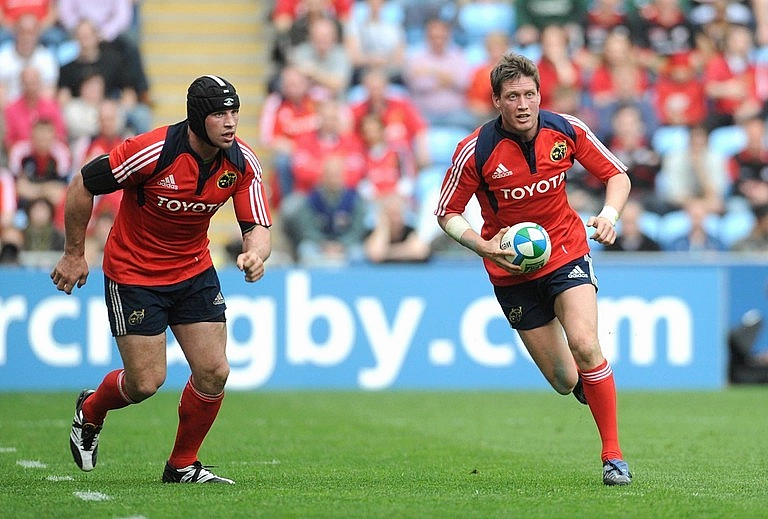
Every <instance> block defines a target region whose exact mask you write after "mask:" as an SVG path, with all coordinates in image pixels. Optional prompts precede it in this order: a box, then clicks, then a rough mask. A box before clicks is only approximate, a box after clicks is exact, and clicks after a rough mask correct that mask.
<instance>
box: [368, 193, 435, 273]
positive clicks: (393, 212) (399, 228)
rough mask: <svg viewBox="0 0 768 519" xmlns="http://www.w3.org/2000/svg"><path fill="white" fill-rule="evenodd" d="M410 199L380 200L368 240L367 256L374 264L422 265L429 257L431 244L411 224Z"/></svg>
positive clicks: (388, 197) (392, 197) (391, 197)
mask: <svg viewBox="0 0 768 519" xmlns="http://www.w3.org/2000/svg"><path fill="white" fill-rule="evenodd" d="M409 203H410V202H409V200H408V198H406V197H404V196H402V195H400V194H398V193H390V194H388V195H386V196H384V197H382V198H379V199H378V200H377V203H376V206H377V209H378V211H377V213H376V224H375V225H374V227H373V229H372V230H371V231H370V233H369V234H368V235H367V236H366V237H365V241H364V244H363V246H364V249H365V256H366V258H367V259H368V261H370V262H372V263H394V262H422V261H427V260H428V259H429V256H430V252H431V251H430V246H429V244H428V243H427V242H426V241H424V240H422V239H421V237H420V236H419V233H418V232H417V230H416V229H415V228H414V227H413V226H412V225H411V224H410V223H409V220H410V219H411V218H412V217H413V213H412V211H411V209H410V207H409Z"/></svg>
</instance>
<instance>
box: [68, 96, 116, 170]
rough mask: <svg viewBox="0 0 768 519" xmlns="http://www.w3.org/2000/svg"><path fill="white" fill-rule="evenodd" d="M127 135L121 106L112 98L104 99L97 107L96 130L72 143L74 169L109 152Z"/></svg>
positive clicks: (78, 168)
mask: <svg viewBox="0 0 768 519" xmlns="http://www.w3.org/2000/svg"><path fill="white" fill-rule="evenodd" d="M128 136H129V132H128V131H127V129H126V127H125V113H123V110H122V108H121V107H120V105H119V104H118V102H117V101H115V100H114V99H104V100H103V101H101V102H100V103H99V105H98V107H97V114H96V131H94V132H92V133H91V134H90V135H83V136H82V137H80V138H78V139H77V140H75V141H74V142H73V143H72V146H71V149H72V163H73V164H74V165H75V168H74V170H75V171H80V169H81V168H82V167H83V166H84V165H85V164H86V163H87V162H88V161H90V160H91V159H94V158H96V157H98V156H99V155H102V154H104V153H109V152H110V151H111V150H112V148H114V147H115V146H117V145H118V144H120V143H121V142H122V141H123V140H124V139H125V138H126V137H128Z"/></svg>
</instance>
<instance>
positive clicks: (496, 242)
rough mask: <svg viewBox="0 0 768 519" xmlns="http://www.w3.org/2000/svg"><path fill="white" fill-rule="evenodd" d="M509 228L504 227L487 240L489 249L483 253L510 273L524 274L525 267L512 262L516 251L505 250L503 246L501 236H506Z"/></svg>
mask: <svg viewBox="0 0 768 519" xmlns="http://www.w3.org/2000/svg"><path fill="white" fill-rule="evenodd" d="M508 229H509V227H502V228H501V229H500V230H499V232H497V233H496V235H495V236H494V237H493V238H491V239H490V241H488V242H487V245H488V247H487V250H486V252H485V253H484V254H481V255H482V256H483V257H485V258H488V259H489V260H491V261H493V262H494V263H495V264H496V265H498V266H499V267H501V268H503V269H504V270H506V271H507V272H509V273H510V274H522V273H523V269H522V268H521V267H520V265H515V264H514V263H512V258H513V256H514V253H510V252H509V251H507V250H503V249H502V248H501V238H502V237H503V236H504V233H506V232H507V230H508Z"/></svg>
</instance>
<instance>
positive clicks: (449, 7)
mask: <svg viewBox="0 0 768 519" xmlns="http://www.w3.org/2000/svg"><path fill="white" fill-rule="evenodd" d="M398 2H399V3H400V5H401V6H402V8H403V24H404V25H405V34H406V38H407V40H408V43H409V44H416V45H418V44H421V43H422V42H423V41H424V28H425V27H426V25H427V22H429V20H432V19H434V18H440V19H441V20H445V21H446V22H448V23H450V24H451V27H454V26H455V21H456V17H457V16H458V11H459V8H460V4H462V3H464V0H460V1H458V0H398Z"/></svg>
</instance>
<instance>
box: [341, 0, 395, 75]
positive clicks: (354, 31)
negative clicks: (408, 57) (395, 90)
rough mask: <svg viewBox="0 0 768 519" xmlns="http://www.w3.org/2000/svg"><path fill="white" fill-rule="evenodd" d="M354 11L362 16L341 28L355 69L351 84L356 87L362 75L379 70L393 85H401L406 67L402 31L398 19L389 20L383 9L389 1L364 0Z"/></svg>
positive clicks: (389, 3)
mask: <svg viewBox="0 0 768 519" xmlns="http://www.w3.org/2000/svg"><path fill="white" fill-rule="evenodd" d="M358 5H361V6H364V9H360V10H356V11H355V13H358V12H359V13H361V14H362V15H364V16H352V17H350V19H349V21H348V22H347V23H346V25H345V26H344V46H345V48H346V50H347V54H348V55H349V57H350V59H351V60H352V65H353V67H354V72H353V78H352V84H358V83H359V82H360V78H361V75H362V72H363V71H364V70H365V69H368V68H370V67H380V68H382V69H383V70H385V71H386V72H387V76H388V77H389V80H390V81H392V82H393V83H402V82H403V65H404V64H405V48H406V41H405V29H404V27H403V25H402V23H401V21H400V20H396V19H392V18H388V17H387V16H386V12H385V8H386V6H387V5H395V4H394V3H393V1H392V0H365V1H364V2H360V3H359V4H358Z"/></svg>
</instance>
